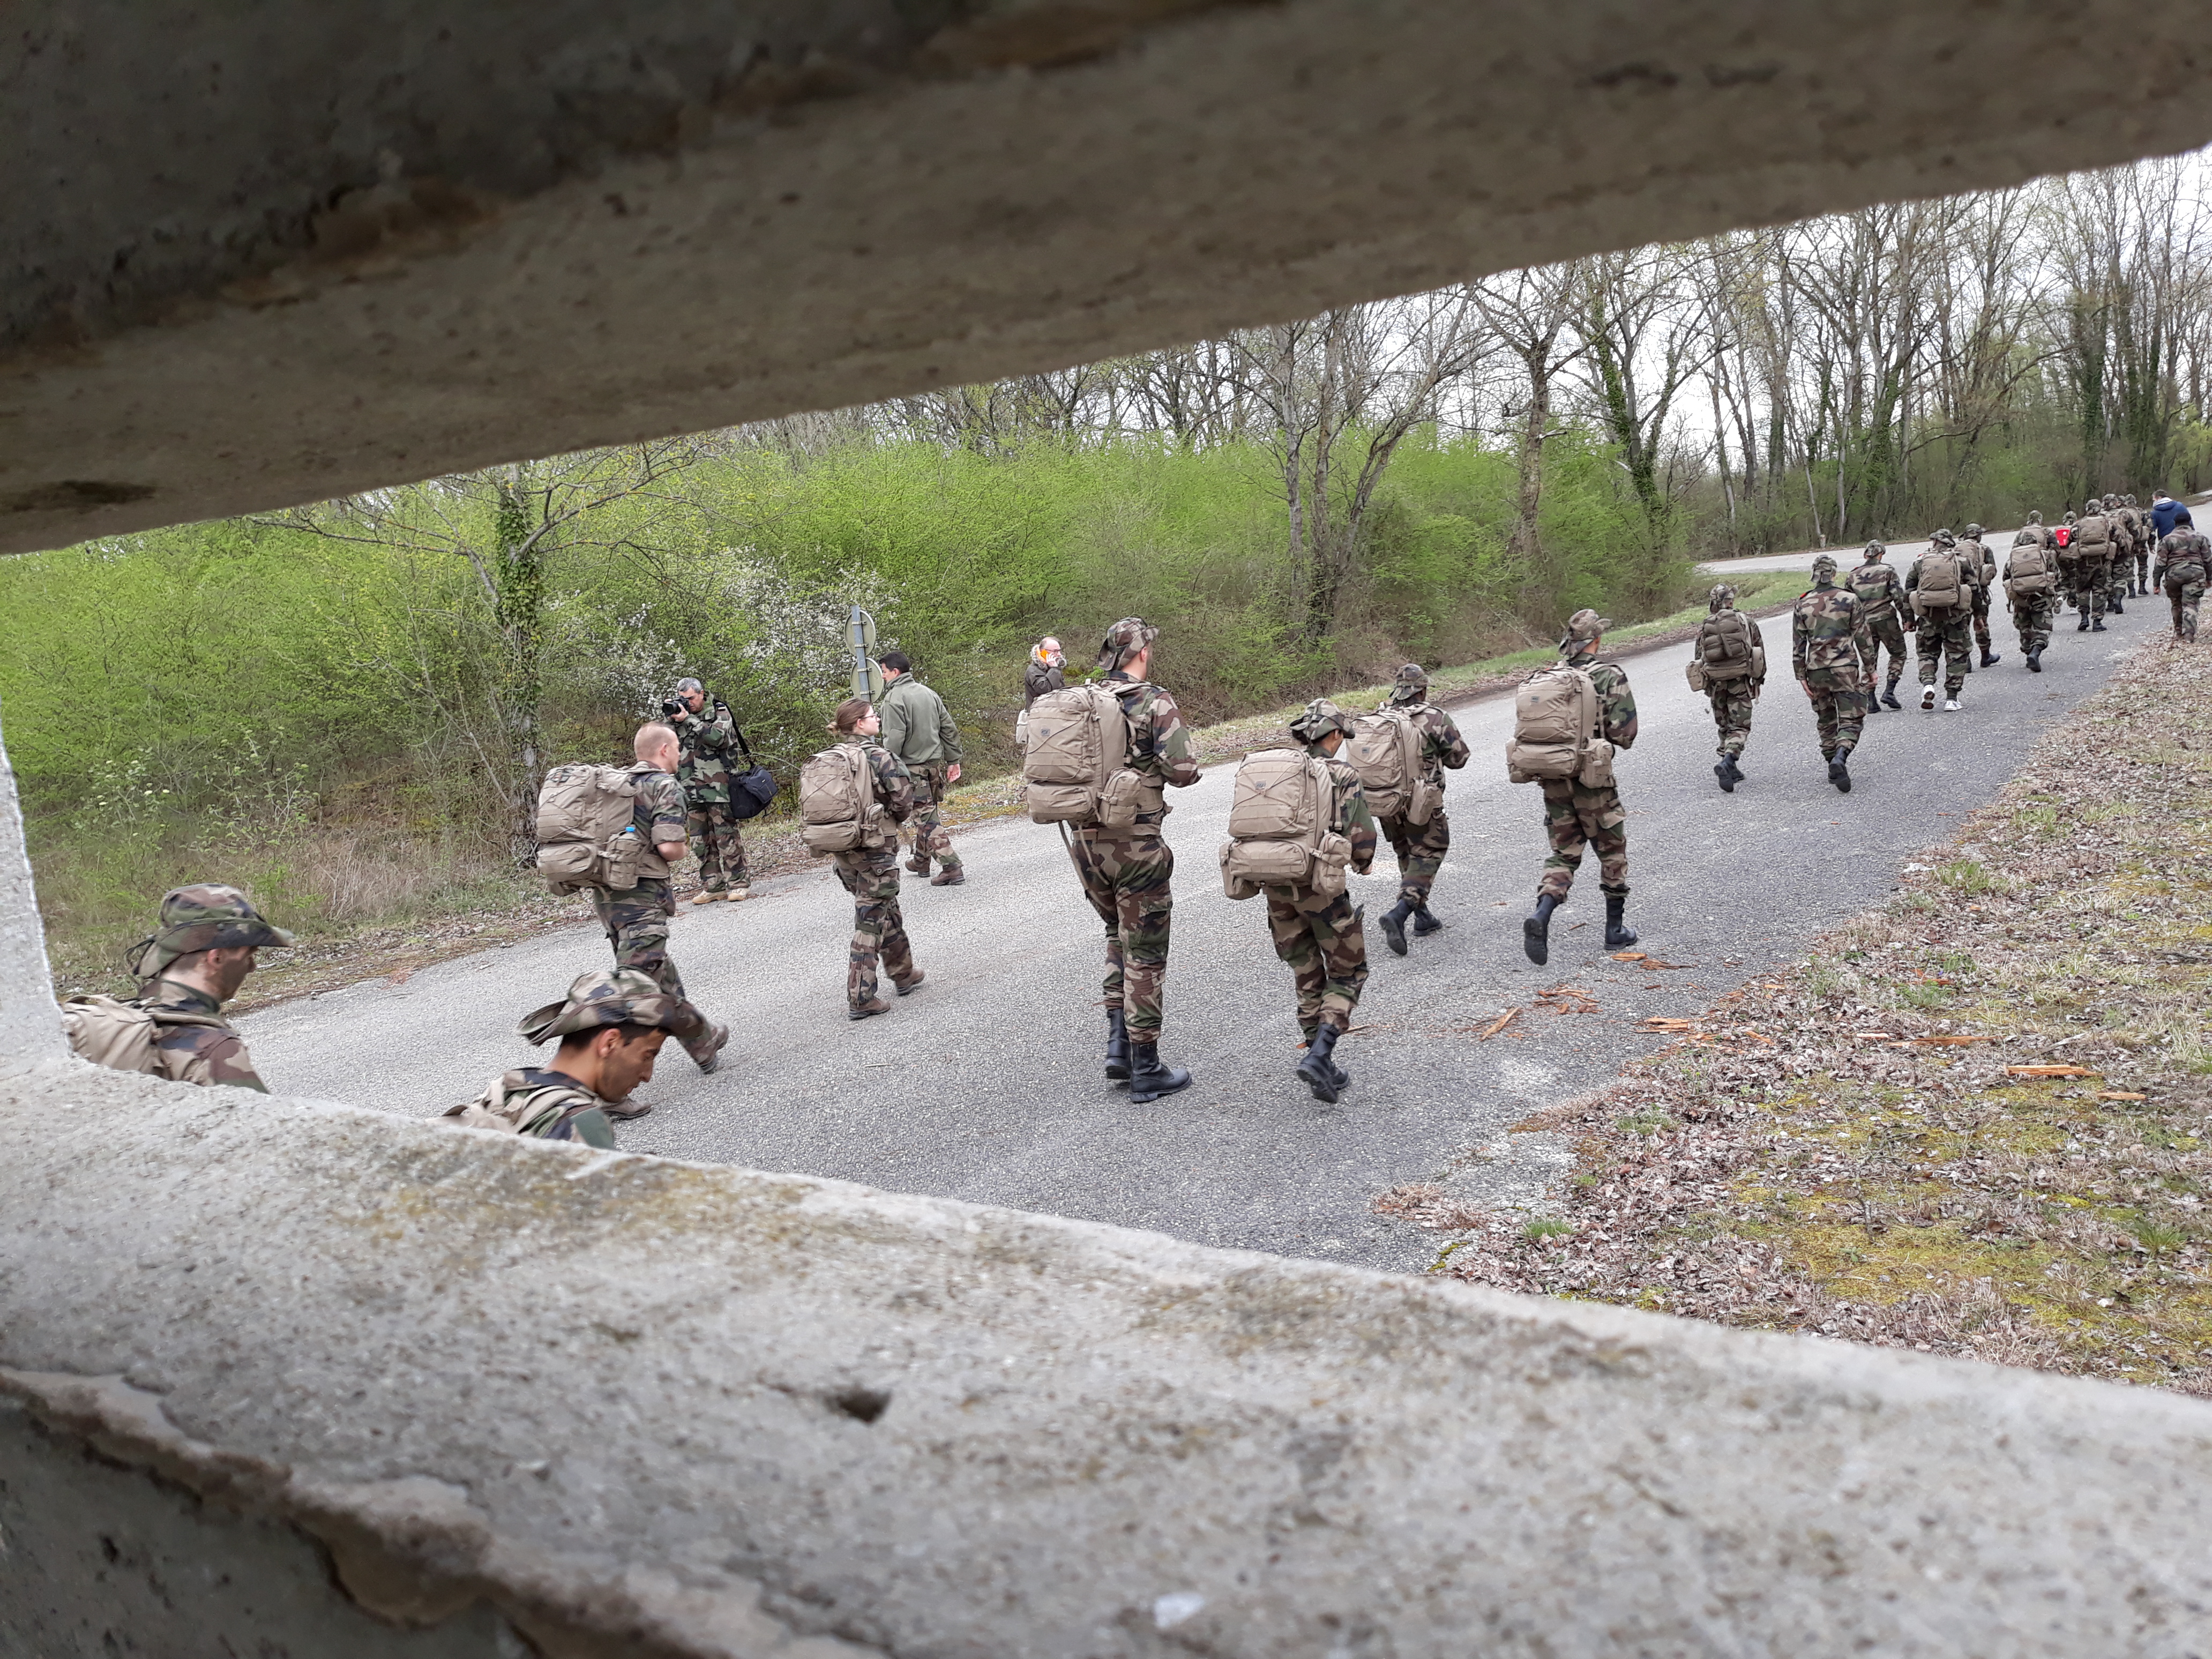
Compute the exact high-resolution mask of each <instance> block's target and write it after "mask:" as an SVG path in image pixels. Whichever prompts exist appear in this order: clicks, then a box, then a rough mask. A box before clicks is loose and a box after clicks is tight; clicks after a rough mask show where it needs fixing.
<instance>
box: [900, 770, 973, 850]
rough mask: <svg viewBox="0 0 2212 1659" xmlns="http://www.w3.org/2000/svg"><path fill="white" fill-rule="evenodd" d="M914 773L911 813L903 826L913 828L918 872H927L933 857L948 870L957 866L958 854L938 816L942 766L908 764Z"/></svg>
mask: <svg viewBox="0 0 2212 1659" xmlns="http://www.w3.org/2000/svg"><path fill="white" fill-rule="evenodd" d="M907 770H908V772H910V773H911V774H913V775H914V813H913V815H912V816H911V817H908V819H907V821H906V827H907V828H908V829H911V830H912V831H914V861H915V864H916V865H918V866H921V874H923V875H927V874H928V873H929V861H930V860H931V859H935V860H937V861H938V862H939V864H941V865H943V866H945V868H946V869H948V870H957V869H958V868H959V867H960V854H957V853H956V852H954V851H953V850H952V837H951V835H950V834H949V833H947V831H946V829H945V825H944V823H942V822H941V821H940V819H939V813H940V812H941V811H943V810H944V803H945V788H946V787H947V786H946V784H945V767H944V765H943V764H942V763H939V764H938V765H935V766H910V767H908V769H907Z"/></svg>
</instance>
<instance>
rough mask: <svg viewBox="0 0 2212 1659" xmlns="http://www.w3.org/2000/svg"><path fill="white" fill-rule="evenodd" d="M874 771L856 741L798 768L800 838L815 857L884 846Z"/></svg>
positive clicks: (880, 805)
mask: <svg viewBox="0 0 2212 1659" xmlns="http://www.w3.org/2000/svg"><path fill="white" fill-rule="evenodd" d="M883 823H884V804H883V803H882V802H881V801H879V800H878V799H876V775H875V769H874V768H873V767H872V766H870V765H869V764H868V754H867V750H866V749H864V748H863V747H862V746H861V745H860V744H857V743H841V744H838V745H837V746H836V748H835V749H825V750H823V751H822V752H821V753H820V754H818V755H817V756H815V757H813V758H812V759H811V760H810V761H808V762H807V763H806V764H805V765H804V766H802V767H800V768H799V839H800V840H801V841H803V842H805V843H806V846H807V849H808V850H809V851H810V852H815V853H854V852H858V851H859V850H860V849H861V848H864V847H880V846H882V845H883V839H884V836H883Z"/></svg>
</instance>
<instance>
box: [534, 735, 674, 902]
mask: <svg viewBox="0 0 2212 1659" xmlns="http://www.w3.org/2000/svg"><path fill="white" fill-rule="evenodd" d="M636 812H637V780H636V779H635V777H633V776H631V775H630V774H629V772H628V771H627V770H625V769H623V768H622V767H619V766H593V765H591V764H589V763H576V764H574V765H569V766H556V767H555V768H554V769H552V770H551V771H550V772H548V773H547V774H546V775H545V781H544V783H542V784H540V785H539V786H538V874H539V875H541V876H543V877H544V878H545V880H546V883H547V884H548V885H550V887H551V888H552V890H554V891H555V892H556V893H574V892H579V891H581V890H583V889H585V888H586V887H605V888H607V889H610V890H612V891H615V892H617V893H620V892H627V891H629V890H630V889H631V888H633V887H635V886H636V885H637V878H639V877H640V876H665V875H666V874H667V873H668V866H667V864H666V862H665V860H663V859H662V858H661V856H660V854H659V853H657V852H655V851H654V850H653V848H650V847H647V845H646V844H645V841H644V838H643V837H642V836H639V835H637V834H636V833H635V823H633V820H634V818H635V815H636Z"/></svg>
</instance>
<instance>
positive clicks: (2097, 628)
mask: <svg viewBox="0 0 2212 1659" xmlns="http://www.w3.org/2000/svg"><path fill="white" fill-rule="evenodd" d="M2089 631H2090V632H2091V633H2092V634H2101V633H2103V632H2104V631H2105V624H2104V623H2100V622H2093V623H2090V624H2089Z"/></svg>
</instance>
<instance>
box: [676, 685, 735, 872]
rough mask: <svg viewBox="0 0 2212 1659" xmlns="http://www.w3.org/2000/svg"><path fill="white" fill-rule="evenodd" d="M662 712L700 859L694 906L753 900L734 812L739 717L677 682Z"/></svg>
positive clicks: (694, 852) (694, 853) (689, 828)
mask: <svg viewBox="0 0 2212 1659" xmlns="http://www.w3.org/2000/svg"><path fill="white" fill-rule="evenodd" d="M661 708H662V711H663V712H664V713H665V714H667V716H668V723H669V724H670V725H671V726H673V727H674V728H675V729H676V743H677V748H678V757H677V762H676V781H677V783H678V785H679V786H681V787H682V788H683V791H684V830H685V833H686V834H687V835H688V836H689V837H690V842H691V855H692V856H693V857H694V858H696V859H697V860H699V890H698V892H697V893H696V894H695V895H694V896H692V900H691V902H692V903H694V904H712V903H713V902H714V901H715V900H716V899H727V900H729V901H731V902H733V903H737V902H743V901H744V900H745V899H747V898H750V896H752V888H751V886H750V884H748V883H747V881H746V879H745V843H744V836H743V834H742V833H741V832H740V831H739V829H738V819H737V816H736V814H735V813H733V812H732V811H731V810H730V757H731V753H732V750H735V749H736V747H737V744H738V722H737V717H736V716H735V715H733V714H731V713H730V706H729V704H727V703H726V702H723V701H722V700H721V699H720V697H715V698H714V699H713V700H712V701H711V703H710V702H709V700H708V696H707V688H706V687H705V686H703V685H702V684H700V683H699V682H698V681H696V680H693V679H683V680H678V681H677V682H676V695H675V696H672V697H671V698H670V699H669V700H668V701H667V702H665V703H663V704H661Z"/></svg>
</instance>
